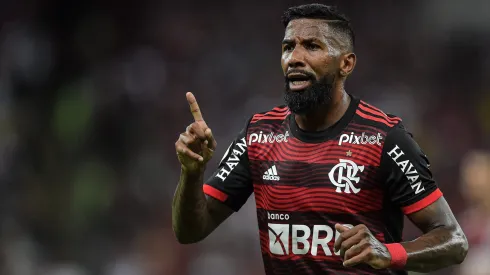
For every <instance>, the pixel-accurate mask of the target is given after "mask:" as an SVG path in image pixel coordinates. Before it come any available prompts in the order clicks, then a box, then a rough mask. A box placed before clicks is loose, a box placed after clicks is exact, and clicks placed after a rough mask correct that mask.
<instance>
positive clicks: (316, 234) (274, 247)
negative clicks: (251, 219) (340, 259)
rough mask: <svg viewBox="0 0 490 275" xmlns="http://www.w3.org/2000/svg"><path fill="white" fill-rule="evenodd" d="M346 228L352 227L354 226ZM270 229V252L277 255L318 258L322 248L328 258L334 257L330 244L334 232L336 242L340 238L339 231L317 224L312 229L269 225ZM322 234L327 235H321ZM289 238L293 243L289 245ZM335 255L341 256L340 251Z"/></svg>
mask: <svg viewBox="0 0 490 275" xmlns="http://www.w3.org/2000/svg"><path fill="white" fill-rule="evenodd" d="M345 226H348V227H352V225H345ZM268 227H269V228H268V229H269V250H270V252H271V253H272V254H275V255H289V254H294V255H306V254H308V253H310V254H311V255H312V256H317V255H318V247H319V246H320V247H321V248H322V249H323V253H324V254H325V255H326V256H332V251H331V250H330V248H329V247H328V243H329V242H331V241H333V238H334V231H335V240H336V239H338V238H339V236H340V233H339V232H338V231H336V230H334V229H333V228H332V227H330V226H328V225H324V224H315V225H313V226H312V227H311V226H308V225H304V224H274V223H269V224H268ZM321 232H324V233H326V234H321ZM320 236H324V237H320ZM289 237H291V243H289ZM310 237H311V241H310ZM334 255H337V256H338V255H340V251H339V252H335V253H334Z"/></svg>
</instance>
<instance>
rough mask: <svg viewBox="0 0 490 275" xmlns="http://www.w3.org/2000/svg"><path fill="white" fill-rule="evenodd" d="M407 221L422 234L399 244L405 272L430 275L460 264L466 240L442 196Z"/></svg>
mask: <svg viewBox="0 0 490 275" xmlns="http://www.w3.org/2000/svg"><path fill="white" fill-rule="evenodd" d="M408 218H409V219H410V220H411V221H412V222H413V223H414V224H415V225H416V226H417V227H418V228H419V229H420V230H422V232H423V233H424V234H423V235H422V236H420V237H419V238H417V239H415V240H413V241H410V242H404V243H401V245H402V246H403V248H405V250H406V252H407V256H408V257H407V262H406V265H405V269H406V270H410V271H417V272H430V271H434V270H438V269H441V268H445V267H448V266H451V265H454V264H460V263H462V262H463V260H464V259H465V257H466V254H467V252H468V241H467V240H466V236H465V234H464V233H463V230H461V227H460V226H459V224H458V222H457V221H456V218H455V217H454V215H453V213H452V211H451V209H450V208H449V205H448V204H447V202H446V200H445V199H444V198H443V197H441V198H440V199H438V200H437V201H436V202H434V203H433V204H431V205H429V206H427V207H426V208H424V209H422V210H420V211H418V212H415V213H412V214H410V215H408Z"/></svg>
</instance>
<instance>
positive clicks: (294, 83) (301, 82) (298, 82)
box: [291, 80, 308, 85]
mask: <svg viewBox="0 0 490 275" xmlns="http://www.w3.org/2000/svg"><path fill="white" fill-rule="evenodd" d="M306 82H308V80H294V81H291V83H292V84H293V85H303V84H306Z"/></svg>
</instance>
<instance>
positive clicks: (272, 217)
mask: <svg viewBox="0 0 490 275" xmlns="http://www.w3.org/2000/svg"><path fill="white" fill-rule="evenodd" d="M267 218H268V219H269V220H273V221H274V220H279V221H287V220H289V214H284V213H280V214H279V213H271V212H267Z"/></svg>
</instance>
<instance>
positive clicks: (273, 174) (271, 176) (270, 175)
mask: <svg viewBox="0 0 490 275" xmlns="http://www.w3.org/2000/svg"><path fill="white" fill-rule="evenodd" d="M262 179H264V180H274V181H278V180H280V179H281V178H280V177H279V176H278V175H277V170H276V166H275V165H272V167H271V168H269V169H268V170H267V171H265V173H264V175H263V176H262Z"/></svg>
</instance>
